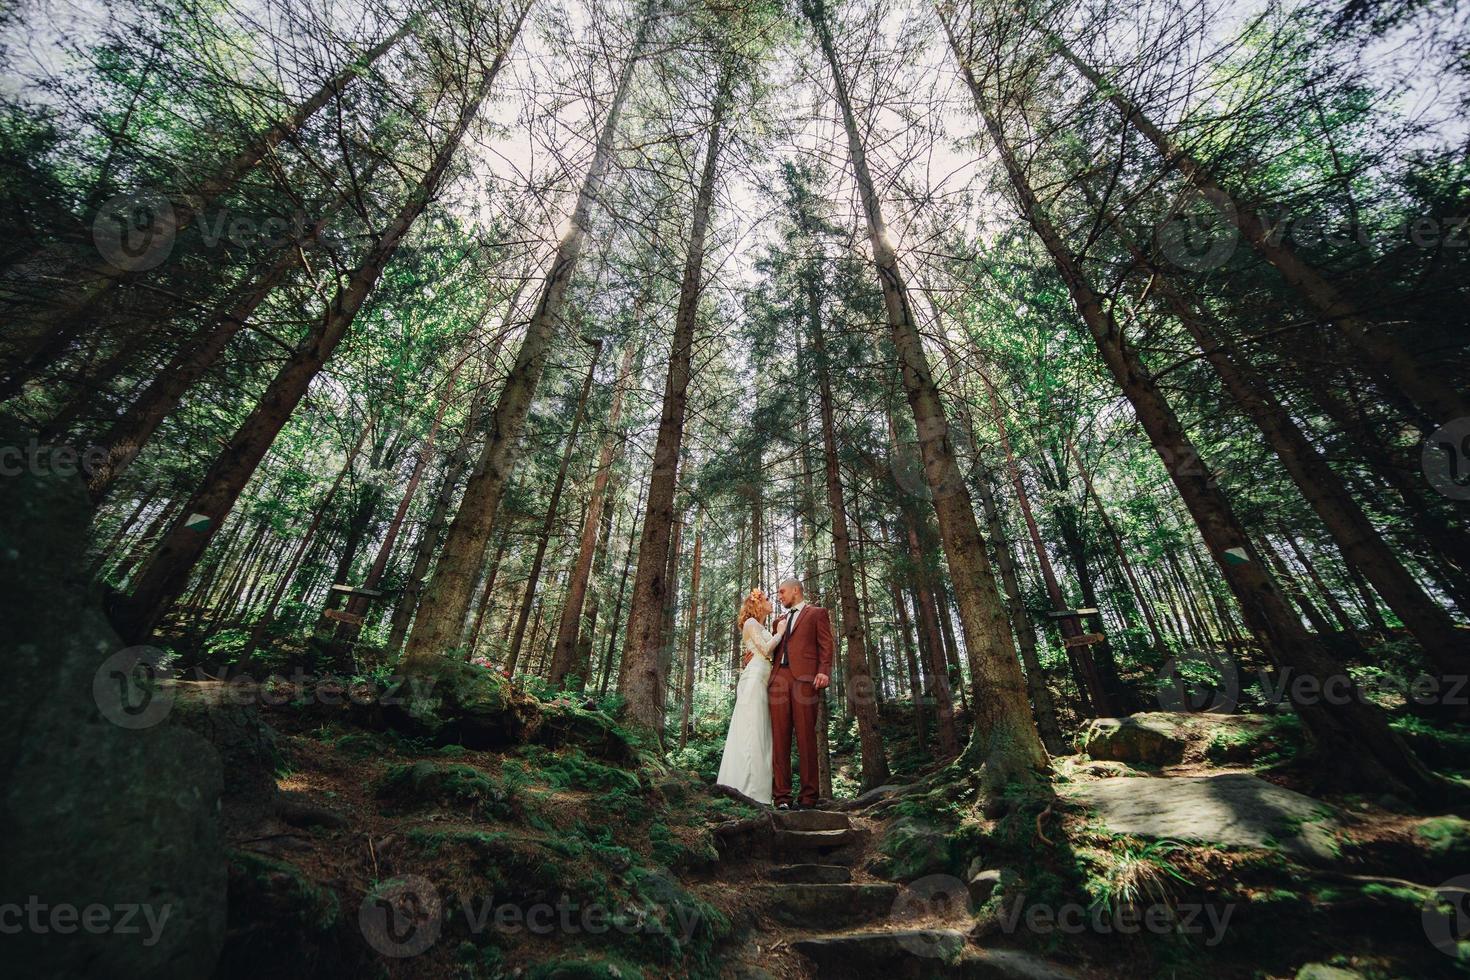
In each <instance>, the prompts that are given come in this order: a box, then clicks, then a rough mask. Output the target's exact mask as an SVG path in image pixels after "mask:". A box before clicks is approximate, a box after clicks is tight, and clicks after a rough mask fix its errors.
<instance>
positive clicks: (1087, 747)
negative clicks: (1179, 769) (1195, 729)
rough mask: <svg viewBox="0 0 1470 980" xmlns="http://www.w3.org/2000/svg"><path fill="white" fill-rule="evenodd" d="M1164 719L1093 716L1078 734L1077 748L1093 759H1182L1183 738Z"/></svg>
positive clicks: (1133, 761) (1154, 763) (1156, 761)
mask: <svg viewBox="0 0 1470 980" xmlns="http://www.w3.org/2000/svg"><path fill="white" fill-rule="evenodd" d="M1181 736H1182V733H1181V732H1180V731H1179V730H1178V729H1177V728H1176V727H1175V726H1174V725H1172V724H1169V723H1168V722H1167V721H1165V720H1161V719H1158V718H1152V717H1150V716H1149V715H1134V716H1131V717H1128V718H1094V719H1092V721H1090V722H1089V723H1088V725H1087V728H1086V729H1084V730H1083V732H1082V733H1081V734H1080V735H1079V736H1078V739H1077V740H1078V743H1079V747H1080V748H1081V750H1082V751H1083V752H1085V753H1087V754H1088V755H1089V756H1091V757H1092V758H1094V759H1111V760H1113V761H1115V762H1127V763H1130V764H1132V765H1140V764H1141V765H1150V766H1167V765H1174V764H1176V763H1178V762H1180V761H1182V760H1183V759H1184V749H1185V744H1186V740H1185V739H1184V738H1183V737H1181Z"/></svg>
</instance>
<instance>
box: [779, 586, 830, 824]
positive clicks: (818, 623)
mask: <svg viewBox="0 0 1470 980" xmlns="http://www.w3.org/2000/svg"><path fill="white" fill-rule="evenodd" d="M787 615H789V613H785V612H783V613H782V616H783V617H784V616H787ZM771 664H772V670H771V685H770V703H771V754H772V767H771V768H772V772H771V777H772V782H773V784H774V785H773V787H772V793H771V795H772V797H773V802H774V803H776V804H778V805H779V804H781V803H790V802H791V732H792V729H793V728H794V729H795V731H796V754H797V758H798V761H799V762H800V766H801V797H800V799H799V800H798V802H800V803H802V804H804V805H807V806H810V805H812V804H814V803H816V802H817V701H818V699H819V698H821V697H822V692H821V691H818V690H817V689H816V688H814V687H812V678H813V677H814V676H815V675H817V674H826V675H827V676H828V677H831V676H832V618H831V617H830V616H829V615H828V614H827V610H825V609H823V608H822V607H821V606H812V605H808V606H805V607H803V608H802V610H801V615H800V616H798V617H797V618H796V625H795V626H794V627H793V628H791V629H788V630H787V632H786V635H785V636H783V637H782V638H781V642H780V643H778V644H776V649H774V650H772V651H771Z"/></svg>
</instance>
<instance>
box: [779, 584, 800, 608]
mask: <svg viewBox="0 0 1470 980" xmlns="http://www.w3.org/2000/svg"><path fill="white" fill-rule="evenodd" d="M776 594H777V595H778V596H780V597H781V605H783V606H785V607H786V608H787V609H790V608H791V607H792V606H794V605H796V604H797V603H798V602H800V601H801V586H799V585H796V584H795V583H793V582H785V583H783V584H782V585H781V587H780V588H779V589H777V590H776Z"/></svg>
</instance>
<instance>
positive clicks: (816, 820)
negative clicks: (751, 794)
mask: <svg viewBox="0 0 1470 980" xmlns="http://www.w3.org/2000/svg"><path fill="white" fill-rule="evenodd" d="M771 819H772V820H773V821H774V822H775V824H776V826H777V827H778V828H780V829H781V830H846V829H847V828H848V827H851V826H852V821H851V820H849V819H848V818H847V814H845V813H836V812H834V811H832V810H774V811H772V813H771Z"/></svg>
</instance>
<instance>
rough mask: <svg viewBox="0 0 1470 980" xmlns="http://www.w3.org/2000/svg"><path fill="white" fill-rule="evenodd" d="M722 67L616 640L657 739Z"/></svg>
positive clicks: (720, 120)
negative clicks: (663, 625) (628, 605)
mask: <svg viewBox="0 0 1470 980" xmlns="http://www.w3.org/2000/svg"><path fill="white" fill-rule="evenodd" d="M731 71H732V70H731V69H730V68H729V67H728V66H727V67H725V68H724V69H723V70H722V74H721V77H720V80H719V82H718V83H717V91H716V95H715V104H714V115H713V118H712V119H711V121H710V129H709V138H708V141H707V143H706V145H705V152H704V166H703V169H702V171H701V173H700V178H699V190H698V193H697V196H696V198H695V202H694V211H693V214H692V216H691V221H690V230H689V242H688V249H687V252H686V254H685V259H684V276H683V281H682V283H681V285H680V288H679V305H678V309H677V311H676V313H675V316H674V337H673V344H672V347H671V349H670V352H669V369H668V374H667V377H666V378H665V382H664V399H663V411H662V413H661V415H660V417H659V425H658V436H657V439H656V441H655V443H654V450H653V467H652V471H651V472H650V474H649V479H648V503H647V504H646V509H645V511H644V517H643V532H642V536H641V539H640V540H639V543H638V571H637V574H636V575H635V577H634V579H633V597H632V600H631V602H632V609H631V612H630V613H629V616H628V629H627V634H628V638H627V640H626V641H625V642H624V644H623V662H622V664H621V667H620V669H619V672H618V693H619V694H621V695H622V696H623V697H624V698H625V699H626V700H627V714H628V718H629V719H630V720H631V721H632V722H633V723H634V724H636V725H639V726H641V727H643V728H645V729H648V730H649V731H651V732H653V733H654V734H655V735H656V737H657V738H658V739H659V740H660V741H662V739H663V728H664V685H665V683H666V675H665V673H664V668H663V663H664V661H665V660H666V659H667V658H666V656H665V655H664V653H663V652H662V650H661V645H662V644H661V637H660V635H659V634H660V632H661V631H660V629H659V619H660V618H661V616H660V610H661V609H662V608H663V606H664V602H665V599H666V597H667V594H668V592H669V591H670V583H669V582H667V581H666V579H665V577H664V576H665V574H666V570H665V566H666V564H667V562H668V554H669V531H670V526H671V524H672V522H673V519H674V489H675V480H676V478H677V471H678V463H679V453H680V447H681V446H682V444H683V440H684V415H685V405H686V402H687V400H688V391H689V380H690V375H691V371H692V367H691V362H692V359H693V353H694V327H695V321H696V319H697V317H698V313H699V298H700V295H701V292H702V290H703V273H704V243H705V236H706V233H707V231H708V228H709V217H710V211H711V209H712V207H713V204H714V196H715V179H716V176H717V164H718V161H719V154H720V144H721V143H722V141H723V139H724V128H725V118H726V115H727V113H728V112H729V110H730V98H731V87H732V84H733V77H732V75H731Z"/></svg>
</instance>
